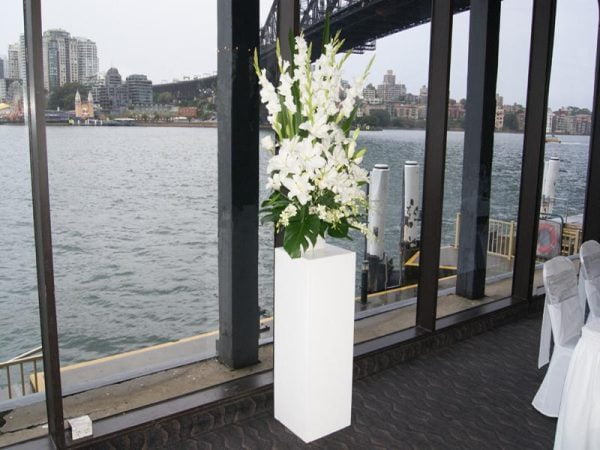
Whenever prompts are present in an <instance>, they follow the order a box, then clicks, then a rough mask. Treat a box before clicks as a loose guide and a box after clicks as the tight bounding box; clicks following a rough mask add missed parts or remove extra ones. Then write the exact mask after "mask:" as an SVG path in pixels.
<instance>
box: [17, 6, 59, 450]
mask: <svg viewBox="0 0 600 450" xmlns="http://www.w3.org/2000/svg"><path fill="white" fill-rule="evenodd" d="M23 12H24V14H23V16H24V19H25V49H26V52H25V53H26V58H27V59H26V64H25V66H26V83H27V86H26V90H25V92H26V95H25V102H24V106H25V110H26V117H27V123H28V130H29V152H30V164H31V191H32V203H33V226H34V234H35V253H36V268H37V284H38V298H39V304H40V326H41V332H42V348H43V359H44V382H45V385H46V412H47V415H48V434H49V436H50V439H51V440H52V442H53V443H54V445H55V446H56V447H57V448H59V449H61V448H64V447H65V426H64V415H63V403H62V385H61V379H60V357H59V347H58V329H57V322H56V298H55V295H54V264H53V258H52V227H51V223H50V194H49V189H48V158H47V152H46V123H45V118H44V105H45V101H46V99H45V92H44V75H43V56H42V11H41V5H40V0H24V2H23Z"/></svg>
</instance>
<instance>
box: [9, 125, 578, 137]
mask: <svg viewBox="0 0 600 450" xmlns="http://www.w3.org/2000/svg"><path fill="white" fill-rule="evenodd" d="M1 125H13V126H14V125H20V126H23V125H25V123H24V122H0V126H1ZM46 126H49V127H74V128H96V127H100V128H113V127H117V128H128V127H131V128H137V127H155V128H161V127H162V128H217V127H218V123H217V122H191V123H178V122H134V123H133V124H132V125H71V124H69V123H62V122H61V123H52V122H48V123H46ZM260 129H261V130H270V129H271V128H270V126H268V125H260ZM383 130H409V131H412V130H414V131H425V129H424V128H399V127H383V128H380V129H377V130H365V129H361V132H362V131H373V132H377V131H383ZM448 131H461V132H464V131H465V130H464V129H462V128H448ZM495 133H508V134H523V131H514V130H501V131H495ZM555 136H557V137H558V136H584V137H589V135H587V134H555Z"/></svg>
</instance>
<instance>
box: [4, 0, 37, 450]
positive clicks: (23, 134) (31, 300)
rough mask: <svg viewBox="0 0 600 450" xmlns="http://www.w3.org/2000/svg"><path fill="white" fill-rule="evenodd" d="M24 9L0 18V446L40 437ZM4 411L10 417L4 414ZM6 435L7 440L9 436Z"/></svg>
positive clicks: (13, 7) (7, 6)
mask: <svg viewBox="0 0 600 450" xmlns="http://www.w3.org/2000/svg"><path fill="white" fill-rule="evenodd" d="M23 23H24V22H23V2H21V1H18V0H10V1H6V2H3V4H2V15H1V16H0V192H1V193H2V195H1V196H0V418H1V419H0V447H4V446H5V445H10V444H12V443H15V442H18V441H20V440H24V439H25V438H27V437H32V436H40V435H45V434H47V432H48V431H47V428H44V427H43V426H42V425H43V424H44V423H46V422H47V419H46V408H45V397H44V394H43V392H42V393H40V391H42V390H43V370H44V366H43V362H42V351H41V332H40V313H39V306H38V305H39V304H38V290H37V275H36V256H35V240H34V228H33V211H32V201H31V172H30V161H29V136H28V128H27V126H26V124H25V121H24V108H23V103H24V101H23V99H24V95H25V88H26V80H25V77H26V76H25V69H26V65H25V64H26V62H25V38H24V28H23ZM8 411H10V412H11V413H10V414H6V413H7V412H8ZM9 431H10V433H9Z"/></svg>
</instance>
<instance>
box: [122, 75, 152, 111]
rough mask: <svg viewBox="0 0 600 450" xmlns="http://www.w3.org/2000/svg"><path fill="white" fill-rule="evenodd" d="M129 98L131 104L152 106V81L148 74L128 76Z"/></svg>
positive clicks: (126, 82)
mask: <svg viewBox="0 0 600 450" xmlns="http://www.w3.org/2000/svg"><path fill="white" fill-rule="evenodd" d="M125 85H126V86H127V98H128V103H129V104H130V105H135V106H150V105H151V104H152V103H153V95H152V81H150V80H149V79H148V77H147V76H146V75H139V74H133V75H129V76H128V77H127V78H126V81H125Z"/></svg>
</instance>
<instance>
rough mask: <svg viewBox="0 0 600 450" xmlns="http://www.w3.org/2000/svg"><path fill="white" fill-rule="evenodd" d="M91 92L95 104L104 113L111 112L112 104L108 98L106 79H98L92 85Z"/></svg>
mask: <svg viewBox="0 0 600 450" xmlns="http://www.w3.org/2000/svg"><path fill="white" fill-rule="evenodd" d="M91 92H92V94H93V97H94V101H95V104H96V105H98V106H99V107H100V109H102V110H103V111H109V110H110V108H111V106H112V103H111V101H110V97H109V96H108V89H107V88H106V84H105V82H104V77H102V78H96V80H95V81H94V82H93V83H92V87H91Z"/></svg>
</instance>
